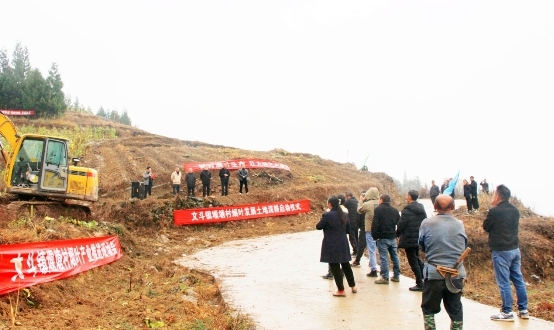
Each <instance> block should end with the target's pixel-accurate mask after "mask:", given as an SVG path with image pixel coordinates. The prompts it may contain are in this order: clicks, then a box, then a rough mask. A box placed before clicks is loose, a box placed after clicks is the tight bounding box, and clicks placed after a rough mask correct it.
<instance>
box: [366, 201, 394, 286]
mask: <svg viewBox="0 0 554 330" xmlns="http://www.w3.org/2000/svg"><path fill="white" fill-rule="evenodd" d="M398 220H400V213H399V212H398V210H397V209H395V208H394V207H392V206H391V205H390V196H389V195H386V194H383V195H381V197H380V198H379V206H377V207H376V208H375V211H374V213H373V222H372V223H371V236H372V237H373V239H374V240H376V241H377V249H378V250H379V259H380V260H381V278H380V279H378V280H375V283H376V284H389V258H388V257H389V256H388V255H389V254H390V258H391V260H392V269H393V277H392V281H393V282H399V281H400V259H399V258H398V247H397V245H396V224H397V223H398Z"/></svg>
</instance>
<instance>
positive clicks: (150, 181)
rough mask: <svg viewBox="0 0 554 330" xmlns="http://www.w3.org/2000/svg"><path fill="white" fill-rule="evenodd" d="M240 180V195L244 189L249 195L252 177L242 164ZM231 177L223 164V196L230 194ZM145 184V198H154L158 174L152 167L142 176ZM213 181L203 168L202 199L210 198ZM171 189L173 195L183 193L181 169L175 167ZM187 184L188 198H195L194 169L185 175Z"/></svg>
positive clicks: (209, 173) (238, 173) (190, 169)
mask: <svg viewBox="0 0 554 330" xmlns="http://www.w3.org/2000/svg"><path fill="white" fill-rule="evenodd" d="M237 175H238V179H239V195H242V191H243V190H242V189H243V187H244V192H245V193H246V194H247V195H248V181H250V175H249V172H248V170H247V169H246V168H245V167H244V164H243V163H241V167H240V169H239V170H238V172H237ZM230 176H231V173H230V171H229V170H228V169H227V166H226V164H225V163H223V165H222V168H221V169H220V170H219V178H220V180H221V196H227V195H228V194H229V178H230ZM142 177H143V184H144V188H145V196H144V197H147V196H152V186H153V185H154V178H156V174H155V173H153V172H152V168H151V167H150V166H148V167H146V170H145V171H144V173H143V174H142ZM211 180H212V173H211V172H210V171H209V170H208V169H207V168H206V167H204V168H202V171H200V181H201V182H202V197H206V196H210V193H211V191H212V190H211ZM170 182H171V187H172V190H173V195H178V194H179V193H180V191H181V183H182V174H181V172H180V167H179V166H175V170H174V171H173V172H172V173H171V177H170ZM185 184H186V186H187V196H191V197H194V196H195V190H196V189H195V188H196V174H195V173H194V171H193V169H192V168H189V169H188V173H186V174H185Z"/></svg>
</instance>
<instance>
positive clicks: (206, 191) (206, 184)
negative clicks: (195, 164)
mask: <svg viewBox="0 0 554 330" xmlns="http://www.w3.org/2000/svg"><path fill="white" fill-rule="evenodd" d="M211 180H212V173H211V172H210V171H208V169H207V168H206V167H204V168H203V169H202V172H200V181H202V197H206V196H210V182H211Z"/></svg>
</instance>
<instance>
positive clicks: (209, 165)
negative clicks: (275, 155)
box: [183, 158, 290, 172]
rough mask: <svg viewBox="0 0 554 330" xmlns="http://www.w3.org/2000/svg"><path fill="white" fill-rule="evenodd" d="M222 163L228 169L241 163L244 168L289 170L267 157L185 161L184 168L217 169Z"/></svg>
mask: <svg viewBox="0 0 554 330" xmlns="http://www.w3.org/2000/svg"><path fill="white" fill-rule="evenodd" d="M223 164H225V166H226V167H227V169H228V170H230V171H232V170H239V169H240V167H241V165H244V168H276V169H280V170H285V171H289V172H290V168H289V167H288V166H287V165H285V164H281V163H278V162H274V161H271V160H267V159H249V158H243V159H233V160H224V161H220V162H206V163H185V164H184V165H183V166H184V170H185V172H188V171H189V168H192V170H193V172H197V171H202V170H203V169H204V168H206V169H207V170H219V169H221V168H222V167H223Z"/></svg>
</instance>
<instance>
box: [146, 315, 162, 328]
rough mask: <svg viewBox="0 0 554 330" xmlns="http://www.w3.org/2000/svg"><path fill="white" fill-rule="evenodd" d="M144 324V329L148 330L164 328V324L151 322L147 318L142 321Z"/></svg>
mask: <svg viewBox="0 0 554 330" xmlns="http://www.w3.org/2000/svg"><path fill="white" fill-rule="evenodd" d="M144 323H146V327H147V328H150V329H158V328H163V327H165V323H164V322H162V321H152V320H150V319H149V318H148V317H147V318H146V319H144Z"/></svg>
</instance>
